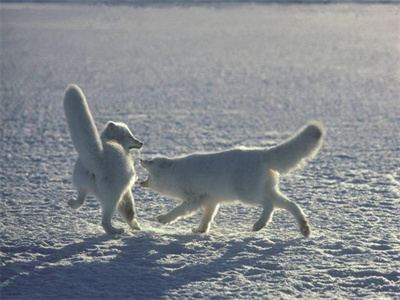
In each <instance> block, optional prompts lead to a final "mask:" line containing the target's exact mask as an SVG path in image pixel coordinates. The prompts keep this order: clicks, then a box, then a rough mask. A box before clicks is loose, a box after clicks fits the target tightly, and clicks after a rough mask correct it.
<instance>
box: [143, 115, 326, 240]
mask: <svg viewBox="0 0 400 300" xmlns="http://www.w3.org/2000/svg"><path fill="white" fill-rule="evenodd" d="M323 135H324V129H323V127H322V125H321V124H319V123H317V122H313V123H309V124H308V125H307V126H305V127H304V128H302V129H301V130H300V131H299V132H298V133H297V134H296V135H295V136H293V137H292V138H290V139H289V140H287V141H285V142H283V143H282V144H280V145H278V146H276V147H273V148H270V149H268V148H234V149H230V150H227V151H222V152H215V153H205V154H192V155H187V156H181V157H176V158H167V157H155V158H153V159H152V160H147V161H145V160H141V165H142V166H143V167H144V168H145V169H146V170H147V171H148V172H149V177H148V179H146V180H145V181H143V182H141V186H142V187H148V188H151V189H153V190H155V191H158V192H160V193H162V194H164V195H166V196H168V197H171V198H176V199H179V200H181V201H182V204H180V205H179V206H177V207H176V208H174V209H173V210H171V211H170V212H168V213H166V214H163V215H159V216H158V217H157V219H158V221H159V222H161V223H163V224H167V223H171V222H173V221H175V220H176V219H178V218H180V217H183V216H186V215H190V214H192V213H194V212H196V211H197V210H198V209H200V208H204V213H203V217H202V220H201V222H200V225H199V226H198V227H197V228H195V229H193V231H194V232H200V233H203V232H207V231H208V229H209V227H210V223H211V222H212V220H213V218H214V216H215V214H216V212H217V210H218V207H219V205H220V203H223V202H229V201H235V200H240V201H241V202H243V203H246V204H252V205H260V206H262V207H263V211H262V214H261V216H260V218H259V220H258V221H257V222H256V223H255V224H254V226H253V230H254V231H258V230H260V229H262V228H263V227H264V226H266V224H267V223H268V222H269V221H270V219H271V217H272V214H273V211H274V209H275V208H283V209H287V210H288V211H289V212H290V213H291V214H292V215H293V216H294V217H295V219H296V221H297V223H298V225H299V227H300V232H301V233H302V234H303V235H304V236H305V237H307V236H309V234H310V226H309V224H308V222H307V219H306V217H305V215H304V213H303V211H302V209H301V208H300V207H299V206H298V205H297V204H296V203H294V202H293V201H291V200H289V199H288V198H287V197H286V196H285V195H283V194H282V193H281V192H280V191H279V187H278V181H279V173H280V174H284V173H287V172H289V171H290V170H292V169H294V168H296V167H297V166H299V165H300V164H301V163H302V162H303V161H304V159H305V158H309V157H311V156H313V155H314V154H315V153H316V152H317V151H318V149H319V148H320V146H321V144H322V140H323Z"/></svg>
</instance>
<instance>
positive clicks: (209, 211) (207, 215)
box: [192, 204, 219, 233]
mask: <svg viewBox="0 0 400 300" xmlns="http://www.w3.org/2000/svg"><path fill="white" fill-rule="evenodd" d="M218 207H219V205H218V204H208V205H207V206H205V208H204V213H203V217H202V219H201V222H200V225H199V227H197V228H193V229H192V231H193V232H194V233H205V232H207V231H208V229H210V224H211V222H212V221H213V220H214V217H215V215H216V214H217V211H218Z"/></svg>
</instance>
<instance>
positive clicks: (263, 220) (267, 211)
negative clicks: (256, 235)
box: [253, 202, 274, 231]
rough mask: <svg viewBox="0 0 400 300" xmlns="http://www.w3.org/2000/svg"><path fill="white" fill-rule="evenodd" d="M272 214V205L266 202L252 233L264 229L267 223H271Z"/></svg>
mask: <svg viewBox="0 0 400 300" xmlns="http://www.w3.org/2000/svg"><path fill="white" fill-rule="evenodd" d="M273 213H274V206H273V205H272V203H269V202H268V203H266V204H264V208H263V211H262V214H261V216H260V218H259V219H258V221H257V222H256V223H255V224H254V225H253V231H259V230H261V229H262V228H264V227H265V226H266V225H267V224H268V223H269V221H271V218H272V215H273Z"/></svg>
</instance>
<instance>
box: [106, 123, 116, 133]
mask: <svg viewBox="0 0 400 300" xmlns="http://www.w3.org/2000/svg"><path fill="white" fill-rule="evenodd" d="M115 128H117V125H116V124H115V123H114V122H113V121H109V122H108V123H107V130H109V131H111V132H113V131H115Z"/></svg>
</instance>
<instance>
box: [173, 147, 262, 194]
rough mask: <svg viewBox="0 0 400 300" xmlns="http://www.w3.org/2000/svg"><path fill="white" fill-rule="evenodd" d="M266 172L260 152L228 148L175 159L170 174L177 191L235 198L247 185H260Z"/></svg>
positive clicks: (246, 191) (244, 190)
mask: <svg viewBox="0 0 400 300" xmlns="http://www.w3.org/2000/svg"><path fill="white" fill-rule="evenodd" d="M266 171H267V170H266V169H265V166H264V164H263V163H262V151H260V150H255V149H232V150H227V151H223V152H215V153H206V154H192V155H188V156H184V157H180V158H177V159H176V160H174V163H173V166H172V167H171V170H170V173H171V174H170V176H174V177H175V178H176V188H178V189H179V190H181V189H183V190H184V191H191V192H195V193H200V194H201V193H205V194H208V195H209V196H210V197H213V198H219V199H226V200H236V199H237V198H239V197H242V194H243V193H248V192H249V191H248V190H247V189H248V188H252V187H254V186H255V185H258V184H260V183H259V182H260V179H261V178H262V177H263V176H262V175H263V173H265V172H266ZM171 188H172V189H174V187H171Z"/></svg>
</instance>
